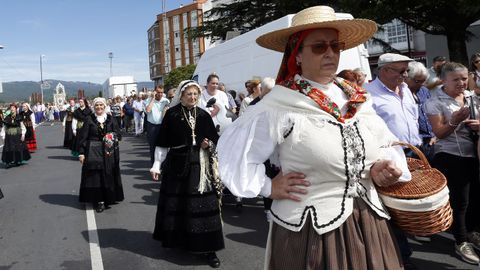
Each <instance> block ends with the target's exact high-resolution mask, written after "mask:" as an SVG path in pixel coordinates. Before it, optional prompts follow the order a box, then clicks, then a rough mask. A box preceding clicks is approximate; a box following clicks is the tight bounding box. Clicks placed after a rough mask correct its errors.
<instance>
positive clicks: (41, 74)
mask: <svg viewBox="0 0 480 270" xmlns="http://www.w3.org/2000/svg"><path fill="white" fill-rule="evenodd" d="M43 57H45V55H43V54H42V55H40V92H41V95H42V105H43V64H42V60H43Z"/></svg>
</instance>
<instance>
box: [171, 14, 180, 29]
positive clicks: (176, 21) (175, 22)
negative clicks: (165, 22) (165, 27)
mask: <svg viewBox="0 0 480 270" xmlns="http://www.w3.org/2000/svg"><path fill="white" fill-rule="evenodd" d="M179 29H180V22H179V19H178V16H173V31H177V30H179Z"/></svg>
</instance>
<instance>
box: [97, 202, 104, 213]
mask: <svg viewBox="0 0 480 270" xmlns="http://www.w3.org/2000/svg"><path fill="white" fill-rule="evenodd" d="M104 210H105V204H104V203H103V202H99V203H98V204H97V207H95V211H97V213H101V212H103V211H104Z"/></svg>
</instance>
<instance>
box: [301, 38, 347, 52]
mask: <svg viewBox="0 0 480 270" xmlns="http://www.w3.org/2000/svg"><path fill="white" fill-rule="evenodd" d="M303 47H310V48H312V53H313V54H324V53H325V52H326V51H327V50H328V47H330V48H332V51H333V52H334V53H340V51H343V50H344V49H345V42H338V41H331V42H325V41H323V42H317V43H313V44H309V45H303Z"/></svg>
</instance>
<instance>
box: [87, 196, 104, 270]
mask: <svg viewBox="0 0 480 270" xmlns="http://www.w3.org/2000/svg"><path fill="white" fill-rule="evenodd" d="M85 212H86V214H87V228H88V243H89V245H90V258H91V261H92V270H103V261H102V252H101V250H100V241H99V240H98V233H97V223H96V222H95V213H94V212H93V208H92V205H91V204H89V203H88V204H86V206H85Z"/></svg>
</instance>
